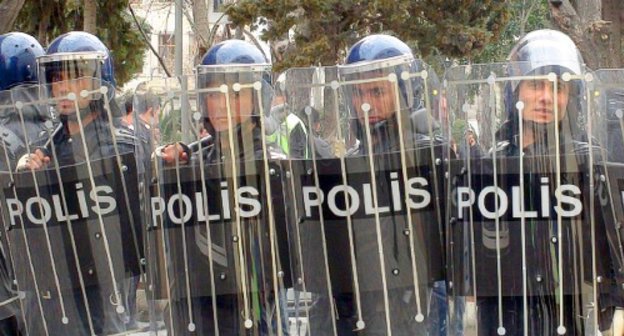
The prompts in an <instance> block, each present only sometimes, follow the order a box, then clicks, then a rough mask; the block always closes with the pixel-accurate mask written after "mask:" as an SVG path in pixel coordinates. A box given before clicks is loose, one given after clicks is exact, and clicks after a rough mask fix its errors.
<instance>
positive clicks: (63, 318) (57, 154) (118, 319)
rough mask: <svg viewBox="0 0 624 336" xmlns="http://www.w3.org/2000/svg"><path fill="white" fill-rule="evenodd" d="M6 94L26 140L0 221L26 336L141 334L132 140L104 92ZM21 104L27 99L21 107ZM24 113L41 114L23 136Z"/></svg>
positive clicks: (90, 88) (90, 82) (91, 88)
mask: <svg viewBox="0 0 624 336" xmlns="http://www.w3.org/2000/svg"><path fill="white" fill-rule="evenodd" d="M38 89H39V94H38V95H37V94H30V93H31V92H30V90H32V88H26V89H23V90H28V91H29V92H25V91H23V90H20V89H14V92H13V93H12V97H13V100H12V104H13V106H14V107H15V110H16V113H17V116H18V122H17V125H19V126H20V128H21V130H22V135H23V136H25V138H26V139H25V142H24V143H25V147H26V149H25V151H24V155H23V156H22V157H21V158H20V159H19V160H18V162H17V168H16V171H13V170H8V171H5V172H4V173H3V174H2V177H1V178H2V181H3V182H2V185H3V188H2V193H1V198H2V208H3V210H4V212H3V219H4V222H5V224H6V226H7V229H8V235H7V236H8V239H9V242H10V244H9V245H10V250H11V255H12V256H13V262H14V265H15V267H14V268H15V277H16V283H17V286H18V289H19V297H20V303H21V308H22V313H23V318H24V332H25V333H26V334H29V335H84V334H90V335H112V334H119V333H129V332H133V331H141V330H142V329H143V328H142V327H141V323H140V321H138V320H137V318H136V316H137V314H138V307H137V304H136V303H137V300H138V298H137V284H138V282H139V278H140V275H141V273H142V272H141V266H140V265H141V256H142V250H143V247H142V243H141V242H142V228H141V225H140V224H141V218H140V211H138V210H139V206H138V203H137V202H136V200H135V197H136V196H137V195H138V194H139V192H138V180H139V176H140V174H141V171H142V169H144V167H141V166H140V160H138V158H137V155H136V154H135V137H134V136H133V134H132V133H131V132H130V131H128V130H127V129H125V128H123V127H122V126H121V124H120V123H119V120H118V117H119V109H118V107H117V106H116V105H114V103H112V102H113V100H112V94H113V91H112V90H111V88H110V87H109V86H108V85H106V83H103V82H101V81H100V80H96V79H92V78H80V79H77V80H73V81H58V82H55V83H52V84H50V85H49V86H42V87H40V88H38ZM28 97H30V98H31V99H26V98H28ZM32 111H46V112H47V115H48V117H47V118H48V119H52V118H53V117H54V118H56V120H58V125H57V126H56V127H55V126H54V122H53V121H52V120H47V121H45V124H44V126H45V129H44V133H43V134H42V133H38V134H37V137H36V138H33V139H27V137H28V136H30V135H31V134H32V132H31V130H29V128H30V127H32V125H31V123H29V122H27V120H28V118H30V116H29V113H31V112H32Z"/></svg>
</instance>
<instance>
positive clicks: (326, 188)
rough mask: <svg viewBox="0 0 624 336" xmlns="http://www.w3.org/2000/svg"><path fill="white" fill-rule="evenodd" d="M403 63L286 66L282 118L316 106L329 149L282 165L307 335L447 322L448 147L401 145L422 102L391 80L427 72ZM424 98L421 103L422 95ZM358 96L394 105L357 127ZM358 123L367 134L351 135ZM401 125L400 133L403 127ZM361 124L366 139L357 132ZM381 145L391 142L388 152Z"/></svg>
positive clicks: (428, 142) (415, 330)
mask: <svg viewBox="0 0 624 336" xmlns="http://www.w3.org/2000/svg"><path fill="white" fill-rule="evenodd" d="M404 65H405V64H402V65H401V66H399V65H397V66H396V67H394V68H392V67H391V69H392V70H388V71H386V72H383V71H382V73H385V74H386V75H383V74H379V73H378V71H377V70H379V69H378V68H376V67H373V69H371V68H369V67H365V69H366V71H367V72H366V74H358V73H352V72H349V70H351V69H348V70H345V69H343V68H342V67H338V69H336V68H334V67H328V68H325V67H320V68H301V69H290V70H288V71H286V72H285V73H284V76H283V77H284V81H283V82H284V85H283V87H285V89H286V94H285V96H286V102H287V106H288V110H287V111H288V114H286V115H295V116H296V117H298V118H300V119H303V120H306V119H308V112H309V113H310V115H311V114H312V113H313V111H312V109H314V110H317V111H318V112H319V114H320V115H321V116H322V117H321V122H322V126H323V127H321V128H320V132H319V134H321V135H323V139H324V140H326V141H328V142H329V141H331V142H332V143H333V146H334V151H333V156H331V157H322V156H321V155H320V154H319V153H318V150H317V148H314V149H315V151H314V152H313V153H312V155H311V157H309V158H306V157H303V158H301V157H299V158H297V157H292V160H288V161H283V162H282V163H283V166H284V167H286V168H284V169H287V170H288V173H287V175H286V179H285V182H286V184H285V185H286V186H285V193H286V194H287V195H288V196H287V197H286V199H288V200H289V201H288V204H289V207H288V210H287V215H288V216H289V217H288V218H290V220H289V230H288V233H289V235H288V241H289V245H290V256H291V261H292V264H291V265H292V266H291V268H292V272H293V284H294V288H293V296H292V301H293V302H294V305H293V308H292V310H293V311H292V315H291V316H293V317H295V318H296V320H297V321H305V323H304V324H302V327H301V330H304V328H305V331H306V332H307V333H308V334H310V335H321V334H322V335H325V334H329V335H336V334H341V332H342V331H343V330H349V331H353V330H356V331H359V332H363V333H375V334H377V333H378V334H386V335H390V334H410V335H421V334H422V335H425V334H428V333H431V334H435V333H438V332H440V331H441V330H443V324H444V323H445V322H444V321H445V319H446V318H445V316H444V315H445V314H444V313H443V312H442V309H443V301H444V299H440V297H442V296H441V294H439V293H437V292H436V291H438V290H439V291H443V290H444V287H443V286H444V284H443V282H442V279H443V278H442V265H443V260H442V255H443V254H442V248H443V244H442V240H441V237H442V235H441V226H440V225H441V223H442V214H443V213H444V212H443V210H442V209H441V208H440V202H439V198H440V195H441V194H442V184H441V182H442V181H441V180H439V179H441V178H442V176H443V174H442V171H439V169H438V168H439V167H441V163H442V160H441V159H442V157H441V146H439V145H440V144H439V143H438V142H433V140H432V137H428V134H430V133H429V132H424V134H422V138H419V137H418V136H415V137H414V139H416V140H421V142H419V145H418V146H416V145H411V144H412V143H415V142H409V144H410V145H408V144H407V143H408V140H405V143H403V142H402V141H400V136H402V135H405V137H406V139H407V137H408V135H415V133H416V132H415V131H414V128H412V125H411V124H410V119H411V118H410V117H411V115H408V111H410V108H408V106H409V107H412V108H413V107H416V106H417V105H416V104H411V103H410V105H408V103H407V102H408V101H410V102H413V101H415V99H412V98H413V97H411V98H409V99H407V98H404V97H401V96H400V95H399V94H398V93H400V92H401V91H400V88H403V89H405V91H403V92H408V91H409V92H412V93H413V92H414V91H415V90H414V86H411V87H410V88H409V89H408V88H407V86H409V85H411V84H413V83H411V82H410V81H408V82H410V83H411V84H408V83H404V84H405V85H403V84H399V83H397V82H393V81H392V79H390V80H388V77H390V78H394V79H397V78H396V77H394V76H393V75H394V74H395V71H396V72H397V73H399V74H403V78H406V79H407V78H410V76H412V75H413V76H414V78H421V79H422V78H426V77H427V75H428V74H423V72H422V71H416V72H408V71H404V72H402V71H400V70H399V69H406V68H405V67H404ZM358 69H359V68H358ZM336 70H338V73H339V74H340V75H338V76H336ZM370 71H372V72H373V73H375V75H374V76H371V72H370ZM388 75H390V76H388ZM399 76H400V75H399ZM399 78H400V77H399ZM398 80H399V81H400V79H398ZM379 83H382V84H379ZM280 84H281V83H280V81H279V80H278V85H280ZM378 84H379V85H378ZM426 88H427V87H426V86H423V91H422V92H427V89H426ZM356 90H360V91H356ZM366 90H368V91H366ZM385 90H387V91H385ZM385 93H390V94H389V97H387V99H380V100H379V101H373V98H376V99H378V98H380V97H382V96H383V95H382V94H385ZM436 94H437V93H436ZM420 97H423V98H422V99H423V106H426V105H427V103H424V101H425V100H426V99H425V98H424V94H423V95H420ZM382 98H383V97H382ZM390 98H392V99H390ZM427 99H429V97H428V98H427ZM354 101H361V104H363V105H365V104H370V105H373V104H376V103H379V104H378V106H377V108H378V110H379V109H381V108H382V107H383V108H388V107H391V108H390V110H392V111H396V112H394V113H391V114H392V116H390V117H389V118H387V119H383V118H382V117H379V118H378V119H375V118H373V119H375V120H374V121H376V122H377V123H372V122H371V123H364V125H362V122H363V120H366V119H368V120H370V119H371V118H370V116H372V115H373V114H372V112H371V113H370V114H369V116H367V115H365V114H358V112H357V111H356V110H354V109H352V106H353V102H354ZM364 110H366V109H364ZM364 110H360V112H364ZM366 111H368V110H366ZM371 111H372V110H371ZM396 114H401V115H402V116H403V117H395V116H394V115H396ZM367 117H368V118H367ZM309 119H312V118H311V117H310V118H309ZM382 119H383V120H382ZM397 119H400V120H397ZM293 120H295V119H294V118H293ZM380 120H382V121H380ZM424 120H425V122H424V124H423V126H424V127H423V128H424V129H425V130H428V129H429V127H427V126H425V125H427V124H428V123H429V122H431V121H432V120H431V119H430V118H427V117H426V116H425V117H424ZM401 122H403V124H400V123H401ZM379 123H382V124H392V125H393V126H392V127H394V129H392V130H390V131H387V132H386V131H384V130H381V128H384V127H385V126H376V124H379ZM283 124H286V125H288V123H283ZM371 124H373V125H371ZM310 125H313V124H312V123H310ZM351 125H360V126H362V127H361V128H360V133H356V132H355V131H354V132H349V131H345V130H350V129H352V128H351V127H350V126H351ZM401 126H402V127H405V129H402V131H398V129H401ZM376 127H378V129H376ZM378 131H384V132H386V133H384V135H392V136H396V139H395V140H393V141H395V142H393V143H389V142H385V141H389V140H387V139H388V138H383V140H382V139H381V137H377V138H375V140H380V141H379V142H373V141H370V139H371V138H373V137H376V136H377V134H380V133H379V132H378ZM366 132H368V133H369V136H368V137H362V136H365V135H366ZM312 136H314V135H311V136H310V137H312ZM291 139H292V137H291ZM382 141H384V142H382ZM410 141H411V140H410ZM367 144H371V145H370V146H368V145H367ZM386 144H390V145H388V147H387V148H382V146H385V145H386ZM290 145H292V143H291V144H290ZM392 146H396V147H392ZM436 162H437V164H436ZM433 219H435V220H433ZM438 286H439V287H438ZM436 288H438V289H436Z"/></svg>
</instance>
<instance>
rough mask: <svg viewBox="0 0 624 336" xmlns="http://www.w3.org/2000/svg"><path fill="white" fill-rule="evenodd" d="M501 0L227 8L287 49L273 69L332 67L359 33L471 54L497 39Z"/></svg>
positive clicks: (268, 3) (306, 1)
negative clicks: (288, 44)
mask: <svg viewBox="0 0 624 336" xmlns="http://www.w3.org/2000/svg"><path fill="white" fill-rule="evenodd" d="M506 3H507V1H499V0H420V1H414V0H369V1H358V0H240V1H238V2H236V3H235V4H233V5H230V6H228V7H227V8H226V10H225V11H226V13H227V14H228V15H229V17H230V20H231V21H232V22H233V23H234V25H239V26H245V25H250V26H252V28H253V27H257V26H258V25H259V24H263V25H266V27H267V28H266V29H265V30H264V32H263V35H262V38H263V39H264V40H266V41H269V42H274V41H279V40H284V39H285V38H286V37H287V36H288V32H289V31H290V30H291V29H292V30H293V31H294V32H295V34H294V37H293V40H294V46H293V47H292V48H288V49H287V51H286V52H285V54H284V55H283V56H284V58H283V60H282V61H281V62H279V63H277V64H275V71H281V70H283V69H285V68H289V67H293V66H310V65H318V64H323V65H333V64H336V63H340V62H341V61H342V59H343V58H344V55H345V53H346V51H347V49H348V48H349V46H350V45H352V44H353V43H354V42H355V41H357V40H358V39H359V38H360V37H362V36H365V35H368V34H371V33H379V32H386V33H391V34H393V35H396V36H397V37H399V38H401V39H402V40H404V41H406V42H407V43H408V44H409V45H410V46H412V47H413V48H414V50H415V51H416V52H417V53H419V54H420V55H422V56H428V55H432V54H444V55H446V56H448V57H453V58H456V57H470V56H471V55H473V54H476V53H478V52H479V51H480V50H482V49H483V48H484V46H486V45H487V44H489V43H490V42H491V41H495V40H496V39H497V38H498V35H499V34H500V33H501V31H502V30H503V28H504V27H505V24H506V22H507V20H508V17H509V15H508V9H507V6H506Z"/></svg>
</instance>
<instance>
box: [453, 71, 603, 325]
mask: <svg viewBox="0 0 624 336" xmlns="http://www.w3.org/2000/svg"><path fill="white" fill-rule="evenodd" d="M445 82H446V86H445V97H446V103H447V107H448V110H447V115H448V120H447V125H448V134H449V137H452V138H453V141H451V144H453V146H451V147H450V148H449V150H448V152H449V153H451V152H455V153H457V154H458V159H456V160H451V165H450V171H449V180H448V181H449V186H450V192H449V193H448V197H447V204H448V207H449V210H450V211H449V212H448V214H447V216H448V217H447V218H448V219H447V234H446V235H447V239H448V242H447V260H448V286H447V287H448V288H449V289H450V298H451V305H450V307H451V308H452V310H451V313H450V317H451V323H452V324H457V325H460V324H461V325H462V328H463V332H464V333H467V334H476V335H492V334H498V335H555V334H557V335H595V334H598V331H599V330H604V329H606V328H608V323H610V318H609V317H608V316H606V315H608V314H603V313H604V312H605V309H606V308H607V306H608V305H610V303H609V302H607V299H608V296H609V295H610V294H609V292H610V288H611V287H612V286H613V285H614V282H613V281H614V279H613V276H612V273H613V263H612V258H611V257H612V253H611V251H610V249H609V242H608V239H607V238H608V237H610V234H609V233H608V232H607V231H608V230H606V225H605V223H606V221H605V218H604V216H603V213H604V211H603V209H602V207H601V203H600V202H599V199H600V196H601V190H604V183H603V182H601V180H604V175H603V170H602V169H601V168H600V166H599V165H598V164H597V163H598V162H600V161H601V160H602V151H601V147H600V146H601V143H600V142H599V141H597V138H596V137H594V136H595V135H596V134H594V132H596V130H598V129H599V128H598V126H597V124H598V123H597V120H600V118H597V117H596V114H595V108H594V107H593V104H590V102H591V101H592V100H591V97H590V93H591V94H593V91H592V86H593V85H594V80H593V75H592V74H591V73H588V72H586V71H585V70H584V69H580V68H576V67H568V66H566V65H549V66H542V67H539V66H536V64H529V63H509V64H490V65H470V66H461V67H454V68H452V69H450V70H448V72H447V74H446V78H445ZM605 298H607V299H605ZM458 303H459V304H458ZM457 307H463V308H461V309H458V308H457ZM611 314H612V310H611Z"/></svg>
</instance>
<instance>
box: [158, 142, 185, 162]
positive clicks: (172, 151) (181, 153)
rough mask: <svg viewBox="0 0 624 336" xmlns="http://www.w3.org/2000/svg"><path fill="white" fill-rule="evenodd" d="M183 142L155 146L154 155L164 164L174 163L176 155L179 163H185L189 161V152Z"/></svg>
mask: <svg viewBox="0 0 624 336" xmlns="http://www.w3.org/2000/svg"><path fill="white" fill-rule="evenodd" d="M184 147H186V146H185V145H184V144H182V143H180V142H178V143H175V144H168V145H164V146H160V147H157V148H156V150H155V151H154V156H155V157H157V158H160V159H161V160H162V161H163V162H164V163H165V164H168V165H169V164H174V163H175V160H176V157H177V158H178V160H179V162H180V163H187V162H188V161H189V152H190V151H188V150H185V148H184Z"/></svg>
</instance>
